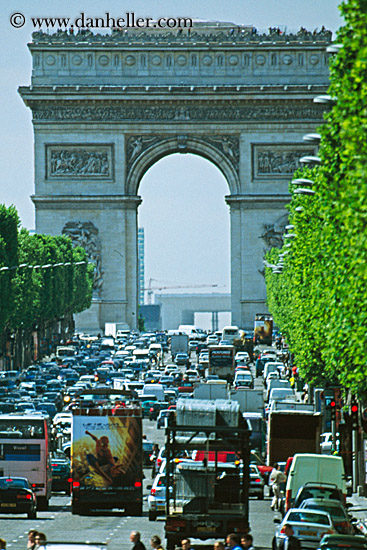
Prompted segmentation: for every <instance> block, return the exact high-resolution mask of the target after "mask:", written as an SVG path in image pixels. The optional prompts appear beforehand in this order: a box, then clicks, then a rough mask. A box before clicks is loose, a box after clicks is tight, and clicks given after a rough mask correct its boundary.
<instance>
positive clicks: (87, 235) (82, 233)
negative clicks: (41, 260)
mask: <svg viewBox="0 0 367 550" xmlns="http://www.w3.org/2000/svg"><path fill="white" fill-rule="evenodd" d="M62 234H63V235H66V236H67V237H69V238H70V239H71V240H72V243H73V246H81V247H83V248H84V250H85V251H86V253H87V255H88V259H89V261H90V262H91V263H93V264H94V277H93V298H99V297H100V294H101V289H102V285H103V271H102V254H101V243H100V239H99V237H98V229H97V228H96V226H95V225H94V224H93V223H92V222H81V221H70V222H67V223H66V224H65V226H64V228H63V230H62Z"/></svg>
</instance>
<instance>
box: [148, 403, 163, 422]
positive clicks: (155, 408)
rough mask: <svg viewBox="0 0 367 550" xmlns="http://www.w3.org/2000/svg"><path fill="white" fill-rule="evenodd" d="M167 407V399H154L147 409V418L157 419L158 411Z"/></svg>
mask: <svg viewBox="0 0 367 550" xmlns="http://www.w3.org/2000/svg"><path fill="white" fill-rule="evenodd" d="M163 409H167V401H155V402H154V403H152V406H151V407H150V409H149V420H157V418H158V415H159V413H160V412H161V411H162V410H163Z"/></svg>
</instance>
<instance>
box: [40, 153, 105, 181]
mask: <svg viewBox="0 0 367 550" xmlns="http://www.w3.org/2000/svg"><path fill="white" fill-rule="evenodd" d="M48 166H49V169H48V174H49V177H52V178H53V177H65V176H68V177H84V176H88V177H106V178H110V177H111V159H110V149H109V148H106V147H105V148H104V150H103V149H102V150H95V148H94V149H92V150H91V149H90V148H83V149H82V148H76V147H67V148H52V147H49V148H48Z"/></svg>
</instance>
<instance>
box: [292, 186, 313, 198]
mask: <svg viewBox="0 0 367 550" xmlns="http://www.w3.org/2000/svg"><path fill="white" fill-rule="evenodd" d="M293 193H294V194H295V195H308V196H309V197H311V196H313V195H315V191H314V190H313V189H307V188H306V187H299V188H298V189H295V190H294V191H293Z"/></svg>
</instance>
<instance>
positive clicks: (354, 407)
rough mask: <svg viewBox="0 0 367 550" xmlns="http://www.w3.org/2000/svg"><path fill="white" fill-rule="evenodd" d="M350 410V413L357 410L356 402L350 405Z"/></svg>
mask: <svg viewBox="0 0 367 550" xmlns="http://www.w3.org/2000/svg"><path fill="white" fill-rule="evenodd" d="M351 411H352V413H356V412H358V405H356V404H354V405H352V406H351Z"/></svg>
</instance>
